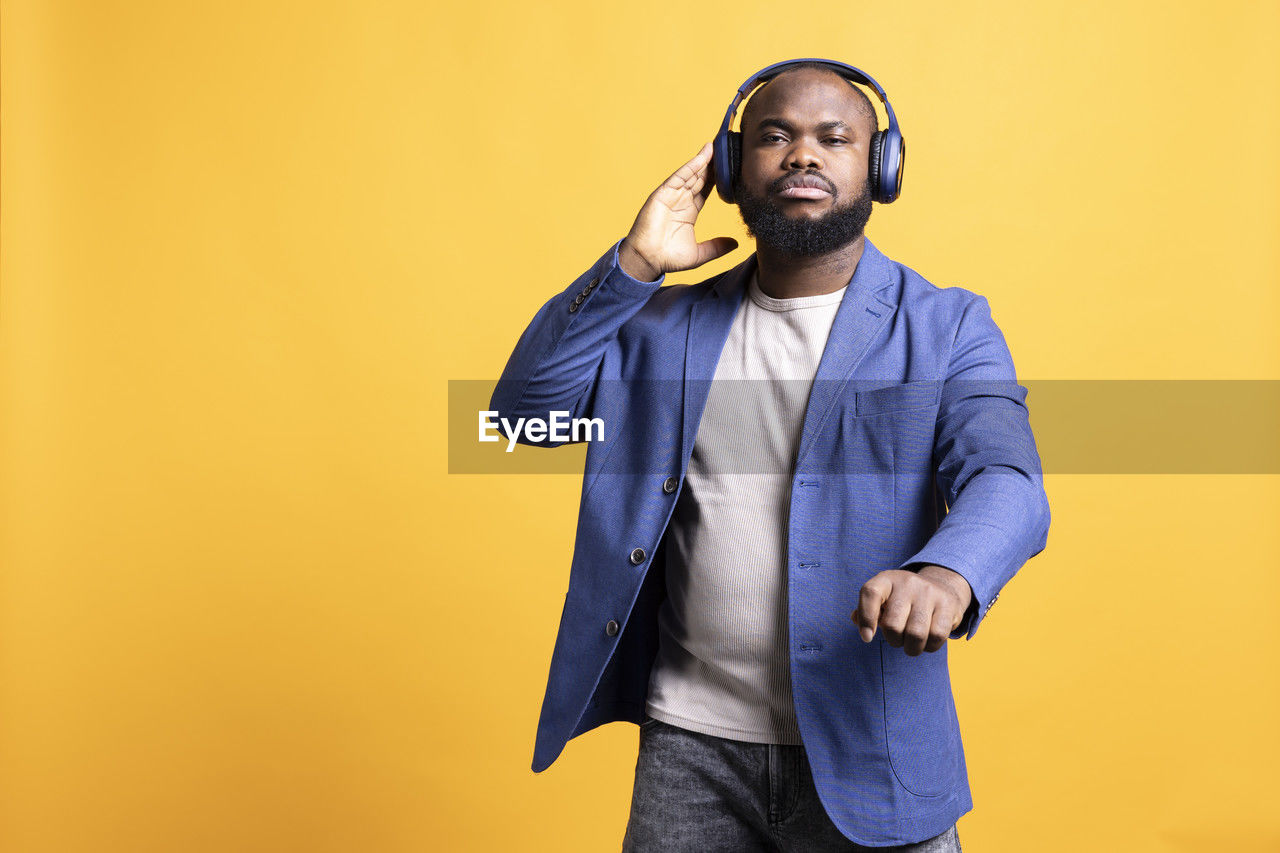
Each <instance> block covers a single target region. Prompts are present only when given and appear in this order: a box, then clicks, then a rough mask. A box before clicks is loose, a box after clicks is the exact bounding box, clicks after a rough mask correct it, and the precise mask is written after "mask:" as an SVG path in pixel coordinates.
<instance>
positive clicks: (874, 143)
mask: <svg viewBox="0 0 1280 853" xmlns="http://www.w3.org/2000/svg"><path fill="white" fill-rule="evenodd" d="M867 153H868V158H869V161H870V162H869V163H868V168H867V185H868V186H870V187H871V199H872V201H881V200H882V199H883V198H884V193H883V192H881V187H880V163H881V160H882V159H883V158H882V155H883V153H884V131H883V130H877V131H876V132H875V133H873V134H871V145H870V150H869V151H868V152H867Z"/></svg>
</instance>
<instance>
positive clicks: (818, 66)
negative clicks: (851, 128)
mask: <svg viewBox="0 0 1280 853" xmlns="http://www.w3.org/2000/svg"><path fill="white" fill-rule="evenodd" d="M798 71H805V72H808V73H813V72H815V71H816V72H820V73H822V74H827V75H830V76H831V77H834V78H835V79H837V80H841V81H843V82H844V83H845V85H847V86H848V87H849V91H850V94H851V97H850V99H849V100H850V103H849V108H850V111H851V115H852V117H853V118H854V120H855V122H856V123H855V126H856V127H862V128H864V129H865V131H866V134H867V136H868V137H869V136H870V135H871V134H873V133H875V132H876V130H877V127H878V125H877V123H876V110H875V107H873V106H872V105H871V99H870V98H868V97H867V96H866V93H864V92H863V91H862V90H861V89H859V88H858V87H857V86H855V85H854V84H853V83H852V82H850V81H849V80H847V79H846V78H844V77H842V76H840V75H839V74H837V73H836V72H835V71H833V70H832V69H831V67H830V66H828V65H823V64H822V63H819V62H800V63H797V64H795V65H793V66H790V67H788V68H787V70H785V71H783V72H782V73H781V74H779V75H777V76H776V77H773V78H771V79H770V80H769V81H768V82H766V83H764V84H763V85H761V86H758V87H756V90H755V91H754V92H752V93H751V96H750V99H749V100H748V101H747V105H746V106H745V107H743V109H742V120H741V122H740V123H739V124H738V127H739V128H740V129H742V130H746V129H747V128H753V127H755V122H757V121H759V117H758V116H757V115H756V114H757V113H758V112H760V109H761V106H762V105H763V102H764V101H766V100H768V99H767V98H761V97H760V95H762V94H763V93H764V91H765V90H766V89H768V88H769V86H770V84H772V83H773V82H774V81H776V80H778V79H779V78H782V77H785V76H787V75H788V74H794V73H796V72H798Z"/></svg>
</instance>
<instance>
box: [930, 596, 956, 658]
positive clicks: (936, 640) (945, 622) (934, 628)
mask: <svg viewBox="0 0 1280 853" xmlns="http://www.w3.org/2000/svg"><path fill="white" fill-rule="evenodd" d="M950 622H951V617H950V616H949V614H948V612H947V608H945V607H935V608H934V609H933V620H932V622H930V624H929V642H927V643H925V644H924V650H925V651H926V652H936V651H937V650H938V649H940V648H942V647H943V646H945V645H946V644H947V640H948V638H950V636H951V631H952V630H953V629H952V628H951V626H950V624H949V623H950Z"/></svg>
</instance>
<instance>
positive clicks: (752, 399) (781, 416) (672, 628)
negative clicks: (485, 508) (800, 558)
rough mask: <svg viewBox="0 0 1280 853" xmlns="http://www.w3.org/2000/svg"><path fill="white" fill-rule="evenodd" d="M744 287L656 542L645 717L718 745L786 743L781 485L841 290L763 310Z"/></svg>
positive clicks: (754, 292)
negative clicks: (652, 654)
mask: <svg viewBox="0 0 1280 853" xmlns="http://www.w3.org/2000/svg"><path fill="white" fill-rule="evenodd" d="M747 288H748V289H747V293H746V294H744V298H743V300H742V303H741V305H740V307H739V308H738V313H737V315H736V316H735V317H734V320H733V325H732V326H731V327H730V330H729V335H728V338H727V339H726V340H725V344H724V349H723V350H722V351H721V353H720V360H719V362H718V363H717V365H716V371H715V377H714V380H713V381H712V383H711V387H710V392H709V394H708V396H707V404H706V408H705V409H704V411H703V414H702V421H701V423H700V424H699V426H698V434H697V436H696V437H695V439H694V445H693V455H692V457H691V458H690V460H689V470H688V473H687V475H686V477H685V482H684V488H683V490H682V491H681V493H680V497H679V499H678V500H677V502H676V506H675V509H674V511H673V514H672V517H671V523H670V525H669V527H668V530H667V534H666V535H667V539H668V541H667V544H666V557H667V558H666V572H667V576H666V581H667V599H666V600H665V601H664V602H663V603H662V606H661V608H660V609H659V611H658V630H659V646H658V654H657V657H656V658H655V660H654V664H653V669H652V671H651V673H650V677H649V695H648V701H647V703H646V707H645V710H646V711H647V713H648V714H649V715H650V716H652V717H655V718H657V719H659V720H662V721H663V722H666V723H670V724H671V725H674V726H679V727H682V728H686V729H692V730H693V731H698V732H703V733H705V734H711V735H716V736H718V737H723V738H729V739H731V740H740V741H749V742H755V743H785V744H799V743H801V740H800V731H799V728H798V727H797V725H796V718H795V706H794V704H793V702H792V695H791V670H790V654H789V649H788V639H787V637H788V632H787V568H786V548H787V516H788V512H789V509H790V496H791V475H792V470H793V467H794V465H795V458H796V452H797V450H798V448H799V444H800V434H801V430H802V427H803V424H804V413H805V407H806V406H807V405H808V399H809V390H810V388H811V387H812V385H813V379H814V375H815V374H816V372H817V369H818V362H819V361H820V360H821V358H822V351H823V348H824V347H825V346H826V343H827V337H828V335H829V334H830V332H831V324H832V322H833V321H834V320H835V315H836V311H837V309H838V308H839V307H840V300H841V299H843V298H844V294H845V289H846V288H841V289H840V290H838V291H835V292H833V293H824V294H821V295H819V296H802V297H798V298H794V299H775V298H773V297H770V296H767V295H765V294H764V293H763V292H761V290H760V287H759V284H758V281H757V279H756V276H755V275H752V277H751V281H750V282H749V283H748V285H747Z"/></svg>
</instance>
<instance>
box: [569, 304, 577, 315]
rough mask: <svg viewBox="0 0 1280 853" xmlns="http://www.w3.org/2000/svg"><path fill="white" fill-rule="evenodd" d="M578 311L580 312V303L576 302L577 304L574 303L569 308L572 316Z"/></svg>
mask: <svg viewBox="0 0 1280 853" xmlns="http://www.w3.org/2000/svg"><path fill="white" fill-rule="evenodd" d="M577 310H578V303H577V302H575V303H573V304H572V305H570V306H569V313H570V314H572V313H573V312H574V311H577Z"/></svg>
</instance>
